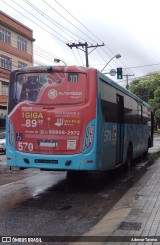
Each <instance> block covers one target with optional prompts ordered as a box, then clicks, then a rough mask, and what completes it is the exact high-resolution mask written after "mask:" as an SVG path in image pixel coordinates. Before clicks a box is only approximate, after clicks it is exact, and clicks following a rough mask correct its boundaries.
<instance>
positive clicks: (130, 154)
mask: <svg viewBox="0 0 160 245" xmlns="http://www.w3.org/2000/svg"><path fill="white" fill-rule="evenodd" d="M132 158H133V151H132V146H131V145H129V146H128V150H127V157H126V167H127V169H130V168H131V166H132V160H133V159H132Z"/></svg>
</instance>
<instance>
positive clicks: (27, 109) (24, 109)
mask: <svg viewBox="0 0 160 245" xmlns="http://www.w3.org/2000/svg"><path fill="white" fill-rule="evenodd" d="M22 111H32V107H26V106H25V107H22Z"/></svg>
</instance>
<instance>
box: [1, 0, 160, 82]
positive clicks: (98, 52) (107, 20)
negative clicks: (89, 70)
mask: <svg viewBox="0 0 160 245" xmlns="http://www.w3.org/2000/svg"><path fill="white" fill-rule="evenodd" d="M27 3H28V4H27ZM97 3H98V4H97ZM17 4H18V5H17ZM0 9H1V10H2V11H3V12H5V13H6V14H8V15H10V16H11V17H13V18H14V19H16V20H18V21H20V22H21V23H23V24H24V25H26V26H28V27H29V28H31V29H32V30H33V37H34V38H35V39H36V41H35V42H34V59H35V61H36V62H37V63H39V62H41V63H45V64H49V65H54V62H53V59H54V58H56V57H58V58H60V59H62V60H64V61H65V62H66V63H67V64H69V65H70V64H74V65H85V55H84V52H83V51H82V50H79V49H76V48H73V49H70V48H69V47H68V46H67V45H66V43H73V42H75V43H77V42H83V43H84V42H87V43H88V45H96V44H102V43H104V44H105V46H104V47H99V48H97V49H95V50H93V49H92V48H89V49H88V51H89V52H91V51H92V50H93V51H92V52H91V53H90V54H89V65H90V66H92V67H95V68H97V69H98V70H101V69H102V68H103V67H104V66H105V64H106V63H107V62H108V61H109V60H110V59H111V58H112V57H113V56H114V55H116V54H121V56H122V57H121V58H120V59H116V58H114V59H113V60H112V61H111V62H110V63H109V65H108V66H107V67H106V69H105V71H106V72H109V69H116V68H117V67H123V72H124V74H130V75H133V74H134V77H133V76H131V77H130V79H133V78H135V77H139V76H143V75H146V74H147V73H150V72H155V71H160V31H159V23H160V13H159V12H160V1H159V0H152V1H151V0H99V1H91V0H88V1H87V0H85V1H84V0H81V1H76V0H74V1H73V0H66V1H64V0H0ZM36 10H37V11H38V12H37V11H36ZM17 11H19V12H17ZM67 11H68V12H67ZM20 13H22V14H23V15H21V14H20ZM46 18H47V19H46ZM64 28H66V29H64ZM41 49H44V50H45V51H47V52H49V53H50V54H51V55H50V56H48V55H49V54H47V53H46V52H43V56H44V58H42V50H41ZM51 56H52V57H51ZM130 67H131V68H130ZM127 68H130V69H127ZM112 78H113V79H114V80H116V77H112ZM124 80H125V76H124ZM117 82H119V81H117ZM121 83H122V82H120V85H121Z"/></svg>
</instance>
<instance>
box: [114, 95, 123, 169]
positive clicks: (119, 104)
mask: <svg viewBox="0 0 160 245" xmlns="http://www.w3.org/2000/svg"><path fill="white" fill-rule="evenodd" d="M123 144H124V99H123V96H121V95H119V94H117V142H116V165H119V164H121V163H123Z"/></svg>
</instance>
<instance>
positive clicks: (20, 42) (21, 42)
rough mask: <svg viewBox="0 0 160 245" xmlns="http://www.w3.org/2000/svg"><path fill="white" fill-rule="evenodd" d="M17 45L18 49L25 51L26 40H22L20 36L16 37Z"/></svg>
mask: <svg viewBox="0 0 160 245" xmlns="http://www.w3.org/2000/svg"><path fill="white" fill-rule="evenodd" d="M17 47H18V49H20V50H22V51H24V52H27V41H26V40H24V39H23V38H21V37H18V39H17Z"/></svg>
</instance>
